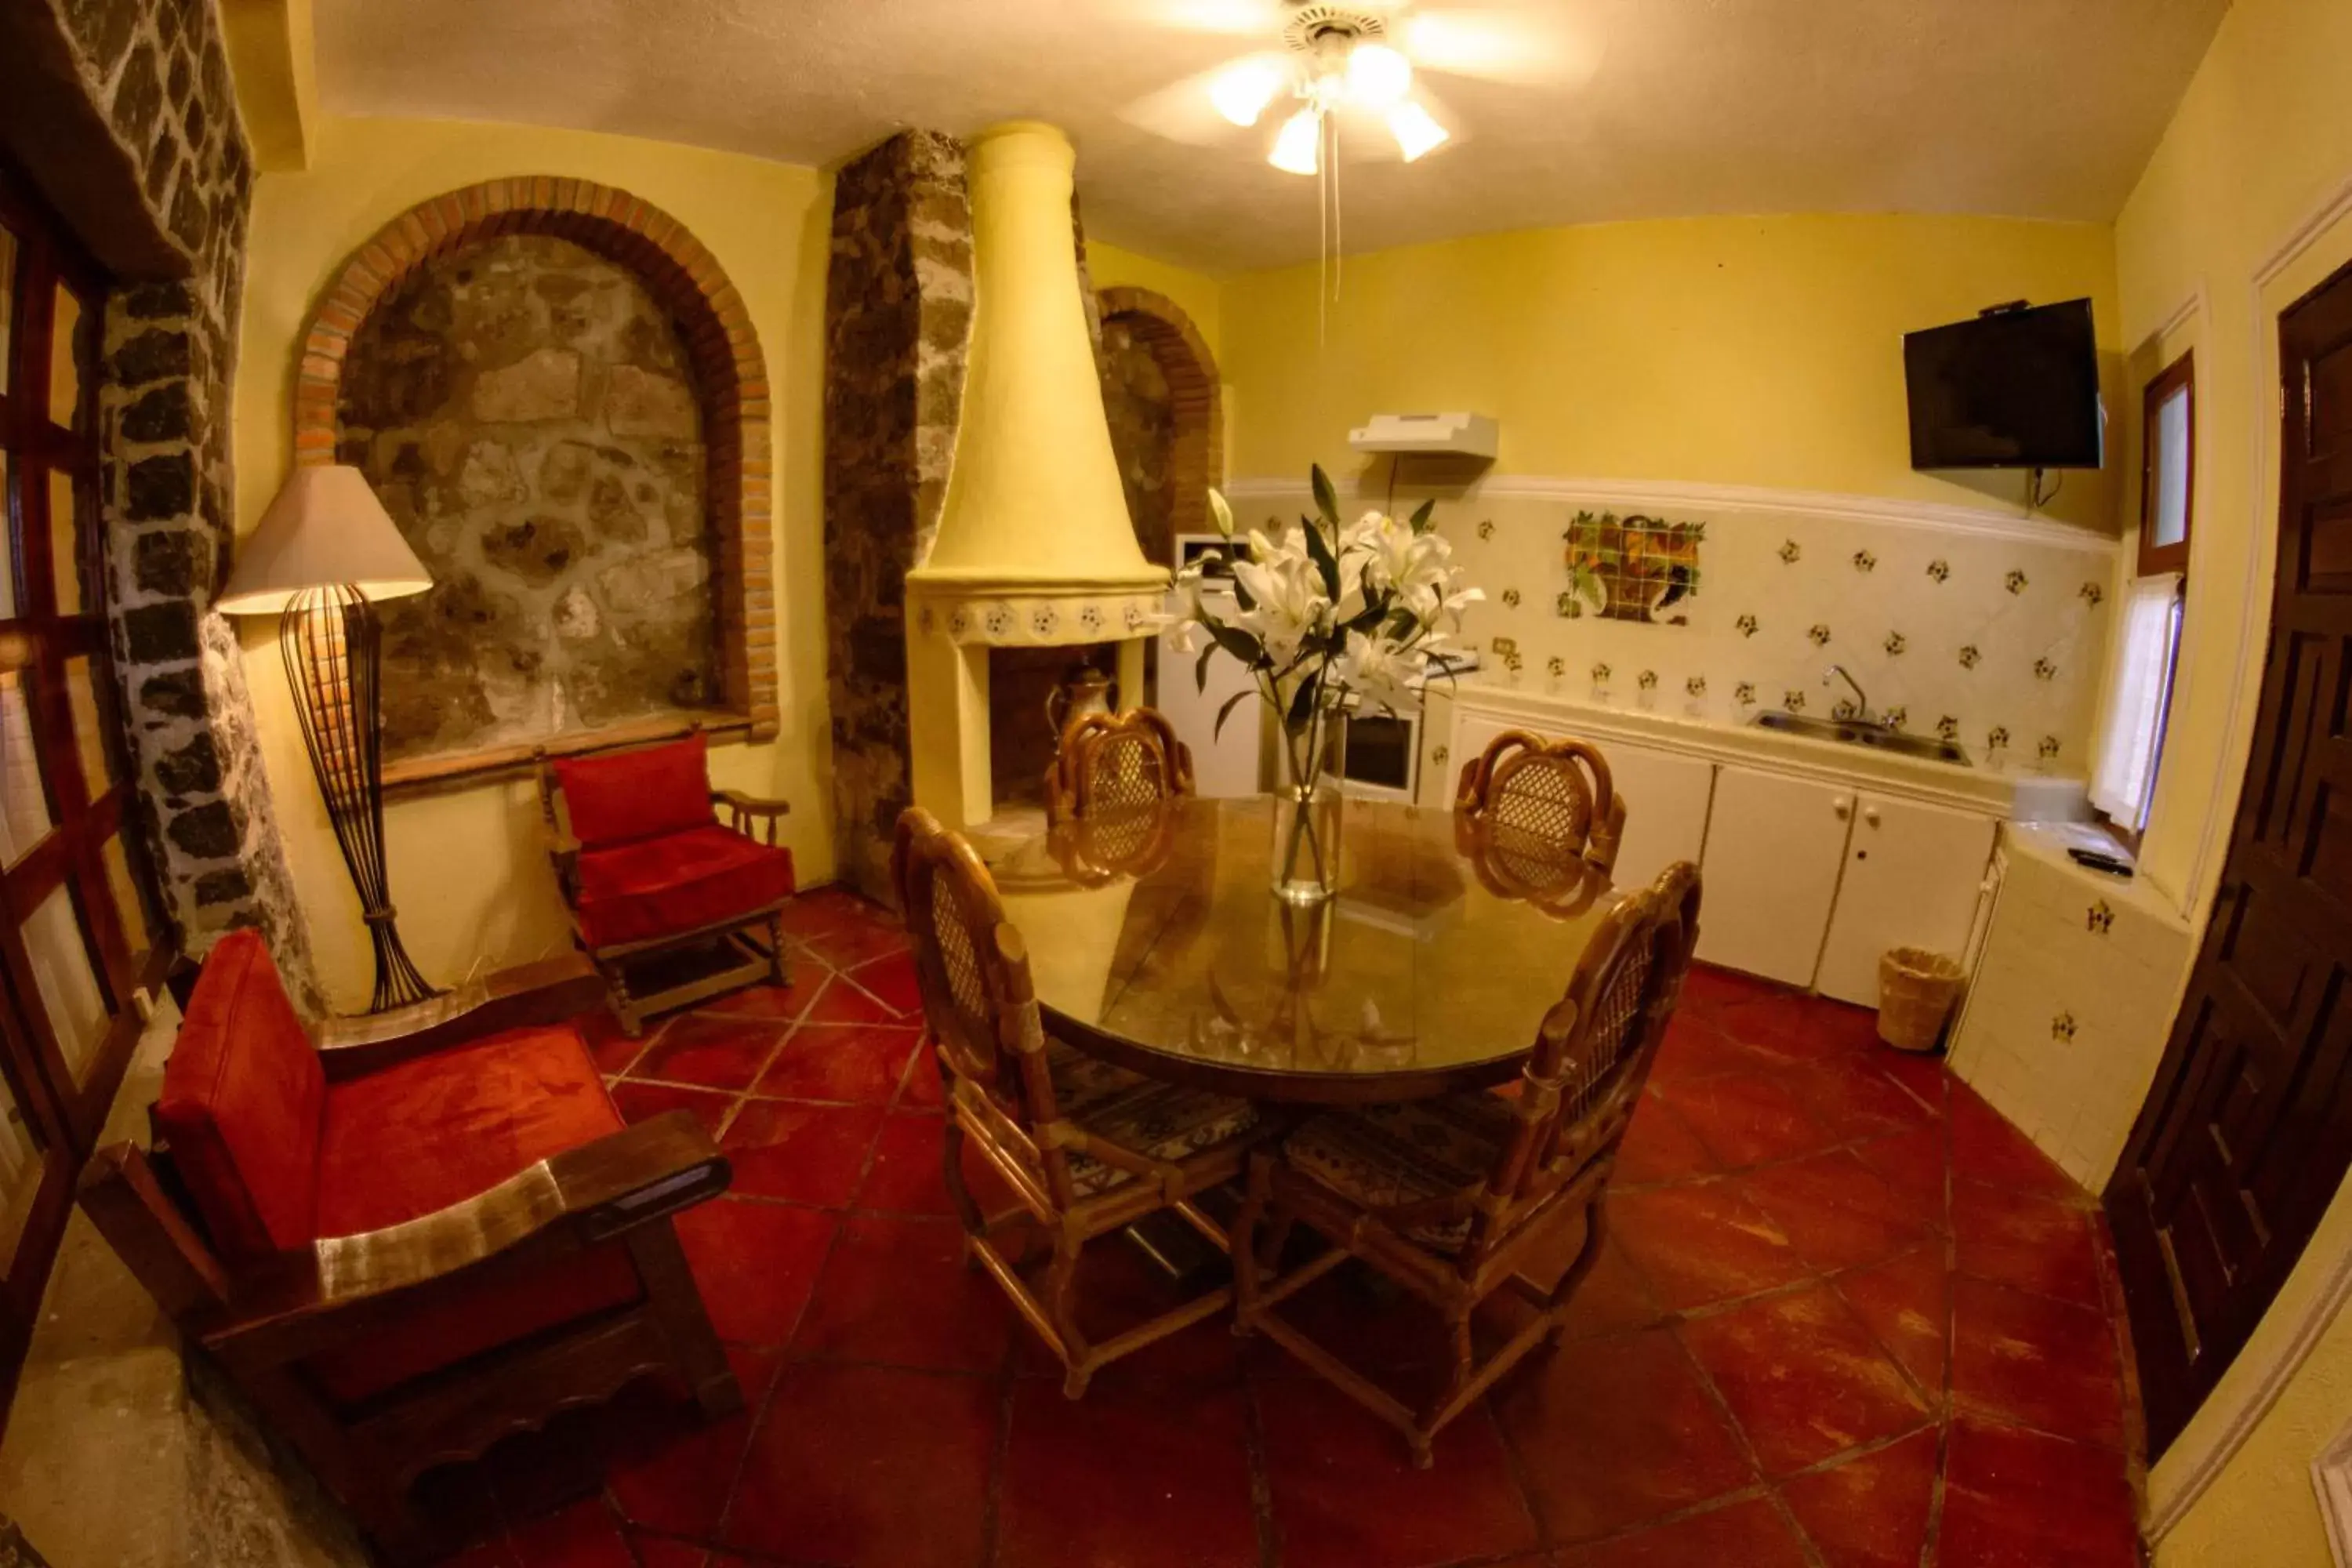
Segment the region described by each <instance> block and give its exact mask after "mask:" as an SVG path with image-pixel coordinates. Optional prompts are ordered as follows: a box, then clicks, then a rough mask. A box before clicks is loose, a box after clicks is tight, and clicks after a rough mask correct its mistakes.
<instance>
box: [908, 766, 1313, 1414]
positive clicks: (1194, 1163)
mask: <svg viewBox="0 0 2352 1568" xmlns="http://www.w3.org/2000/svg"><path fill="white" fill-rule="evenodd" d="M891 872H892V875H893V877H894V878H895V879H896V881H897V885H898V896H899V900H900V908H901V910H903V912H904V914H905V916H906V921H907V930H908V934H909V935H910V936H911V937H912V938H913V941H914V949H915V974H916V979H917V983H918V985H919V989H920V991H921V994H922V999H923V1017H924V1021H925V1024H926V1025H927V1026H928V1031H929V1037H930V1041H931V1045H932V1047H933V1049H934V1053H935V1055H936V1057H937V1059H938V1062H939V1068H940V1079H941V1080H942V1081H943V1082H944V1084H945V1086H946V1089H947V1101H948V1128H947V1131H948V1136H947V1155H946V1161H945V1176H946V1180H947V1187H948V1194H949V1196H950V1198H951V1199H952V1200H953V1202H954V1204H955V1209H956V1213H957V1215H959V1216H961V1219H962V1221H963V1227H964V1235H965V1245H966V1251H967V1256H968V1257H969V1258H970V1259H971V1261H972V1262H974V1263H976V1264H978V1265H979V1266H981V1267H982V1268H986V1269H987V1270H988V1272H989V1273H990V1274H991V1275H992V1276H994V1277H995V1279H996V1282H997V1283H998V1284H999V1285H1001V1286H1003V1289H1004V1292H1005V1294H1006V1295H1008V1296H1010V1297H1011V1298H1012V1299H1013V1306H1014V1307H1015V1308H1016V1309H1018V1310H1019V1311H1020V1313H1021V1315H1022V1317H1024V1319H1026V1320H1027V1321H1028V1323H1029V1326H1030V1327H1031V1328H1033V1329H1034V1330H1035V1331H1037V1333H1038V1336H1039V1337H1040V1338H1042V1339H1043V1340H1044V1341H1045V1343H1046V1344H1047V1345H1048V1346H1049V1347H1051V1348H1052V1350H1053V1351H1054V1352H1055V1354H1056V1355H1058V1356H1059V1357H1060V1358H1061V1360H1062V1364H1063V1366H1064V1367H1065V1368H1066V1375H1065V1376H1064V1378H1063V1382H1062V1392H1063V1393H1064V1394H1067V1395H1069V1397H1071V1398H1073V1399H1076V1398H1077V1397H1078V1396H1079V1395H1080V1394H1084V1393H1085V1392H1086V1388H1087V1380H1088V1379H1089V1378H1091V1377H1092V1376H1093V1375H1094V1373H1095V1372H1096V1370H1097V1368H1099V1367H1100V1366H1102V1365H1103V1364H1104V1363H1106V1362H1110V1361H1115V1360H1117V1359H1118V1357H1120V1356H1123V1355H1127V1354H1129V1353H1130V1352H1134V1351H1139V1350H1141V1349H1142V1348H1143V1347H1144V1346H1146V1345H1148V1344H1150V1343H1152V1342H1155V1341H1158V1340H1162V1339H1165V1338H1167V1337H1168V1336H1169V1335H1170V1334H1172V1333H1174V1332H1176V1331H1178V1330H1180V1329H1182V1328H1185V1327H1187V1326H1189V1325H1191V1324H1192V1323H1196V1322H1199V1321H1201V1320H1202V1319H1203V1318H1206V1317H1209V1316H1211V1315H1212V1314H1213V1313H1216V1312H1220V1311H1223V1310H1224V1309H1225V1307H1226V1306H1227V1305H1228V1304H1229V1303H1230V1302H1231V1301H1232V1300H1233V1291H1232V1289H1231V1288H1230V1287H1220V1288H1219V1289H1214V1290H1212V1291H1209V1292H1207V1293H1205V1294H1203V1295H1201V1296H1197V1297H1194V1298H1193V1299H1192V1300H1188V1301H1186V1302H1184V1303H1183V1304H1182V1305H1181V1306H1179V1307H1176V1308H1174V1309H1172V1310H1169V1311H1166V1312H1163V1313H1161V1314H1160V1315H1159V1316H1158V1317H1155V1318H1151V1319H1150V1320H1148V1321H1144V1322H1142V1323H1139V1324H1137V1325H1135V1326H1134V1327H1132V1328H1129V1329H1127V1330H1125V1331H1122V1332H1119V1333H1118V1334H1116V1335H1114V1336H1112V1337H1111V1338H1109V1339H1107V1340H1102V1341H1100V1342H1097V1341H1094V1340H1090V1339H1089V1338H1088V1337H1087V1334H1086V1332H1085V1331H1084V1330H1082V1329H1081V1327H1080V1326H1079V1322H1078V1317H1077V1291H1076V1285H1077V1266H1078V1256H1079V1253H1080V1252H1081V1250H1082V1249H1083V1248H1084V1247H1085V1246H1086V1244H1087V1242H1088V1241H1089V1240H1091V1239H1093V1238H1094V1237H1098V1236H1103V1235H1106V1234H1108V1233H1109V1232H1112V1231H1117V1230H1119V1229H1122V1228H1124V1227H1125V1226H1129V1225H1132V1224H1133V1223H1134V1222H1135V1221H1137V1220H1139V1219H1140V1218H1142V1217H1143V1216H1144V1215H1149V1214H1151V1213H1154V1212H1155V1211H1157V1210H1160V1209H1173V1210H1174V1211H1175V1212H1176V1214H1177V1215H1179V1216H1180V1217H1181V1218H1182V1219H1183V1220H1184V1221H1185V1222H1186V1223H1188V1224H1189V1225H1191V1226H1192V1228H1193V1229H1194V1230H1197V1231H1199V1232H1200V1233H1201V1234H1202V1236H1204V1237H1207V1238H1208V1239H1209V1240H1210V1241H1212V1242H1213V1243H1214V1244H1215V1245H1216V1246H1217V1247H1219V1248H1221V1249H1222V1248H1223V1247H1224V1245H1225V1233H1224V1229H1223V1226H1219V1225H1218V1224H1217V1223H1216V1222H1215V1221H1214V1220H1212V1219H1210V1218H1209V1217H1208V1216H1207V1215H1204V1214H1202V1212H1201V1210H1200V1209H1199V1208H1198V1207H1196V1206H1195V1205H1193V1203H1192V1198H1193V1196H1194V1195H1195V1194H1199V1193H1201V1192H1203V1191H1205V1190H1207V1189H1208V1188H1211V1187H1214V1186H1218V1185H1221V1184H1224V1183H1226V1182H1229V1181H1232V1180H1234V1179H1235V1178H1237V1177H1238V1176H1240V1174H1241V1173H1242V1171H1243V1168H1244V1163H1245V1162H1246V1160H1247V1158H1248V1154H1249V1151H1250V1150H1251V1149H1252V1148H1253V1147H1255V1145H1256V1144H1257V1143H1259V1142H1263V1141H1264V1140H1265V1138H1266V1137H1269V1136H1271V1134H1272V1132H1273V1131H1274V1130H1273V1128H1272V1127H1271V1126H1270V1125H1269V1124H1267V1123H1265V1122H1263V1121H1261V1120H1260V1119H1259V1117H1258V1114H1257V1110H1256V1108H1255V1107H1254V1106H1253V1105H1251V1104H1250V1102H1249V1101H1247V1100H1236V1099H1233V1098H1230V1097H1227V1096H1224V1095H1218V1094H1210V1093H1206V1092H1204V1091H1202V1090H1199V1089H1187V1088H1183V1087H1181V1086H1180V1085H1176V1084H1171V1083H1163V1082H1160V1081H1159V1080H1158V1079H1148V1078H1145V1077H1142V1076H1141V1075H1140V1074H1137V1073H1132V1072H1129V1071H1127V1070H1125V1069H1124V1068H1118V1067H1114V1066H1112V1065H1110V1064H1109V1063H1107V1062H1103V1061H1099V1060H1097V1059H1095V1058H1091V1057H1087V1056H1086V1055H1084V1054H1082V1053H1081V1052H1079V1051H1078V1050H1077V1049H1076V1048H1075V1047H1071V1046H1069V1045H1067V1044H1066V1043H1064V1042H1062V1041H1059V1040H1053V1039H1049V1038H1048V1037H1046V1035H1045V1027H1044V1022H1043V1018H1042V1016H1041V1014H1040V1013H1039V1010H1038V1006H1037V1000H1036V995H1035V993H1034V990H1033V989H1032V988H1031V983H1030V975H1029V955H1028V951H1027V949H1026V947H1025V946H1024V944H1023V942H1022V938H1021V933H1020V931H1018V930H1016V929H1015V928H1014V927H1013V924H1012V923H1011V922H1010V921H1007V920H1006V919H1005V917H1004V906H1003V900H1001V899H1000V898H999V897H998V895H997V891H996V883H995V880H994V879H992V877H990V875H989V873H988V868H986V867H985V866H983V865H982V864H981V861H980V858H979V856H978V855H976V854H975V853H973V851H972V847H971V844H969V843H968V842H966V841H965V839H964V838H963V837H962V836H961V834H957V833H953V832H950V831H949V830H948V829H946V828H943V827H941V826H940V824H939V821H938V819H937V818H935V817H933V816H931V814H930V813H929V812H928V811H925V810H923V809H922V808H921V807H919V806H917V807H914V808H912V809H910V810H908V811H907V812H906V813H905V814H904V815H902V816H900V817H899V818H898V842H897V844H896V846H895V847H894V848H893V851H892V855H891ZM967 1140H969V1141H970V1142H971V1143H972V1144H973V1145H974V1146H975V1147H976V1148H977V1149H978V1150H979V1152H980V1154H981V1155H982V1158H983V1159H985V1160H986V1161H987V1163H988V1164H989V1166H990V1167H991V1168H992V1170H993V1171H994V1172H995V1173H996V1175H997V1176H999V1177H1000V1178H1002V1180H1003V1183H1004V1184H1005V1185H1006V1186H1007V1187H1009V1188H1010V1189H1011V1190H1012V1193H1013V1198H1014V1200H1015V1201H1014V1202H1013V1204H1012V1205H1010V1206H1008V1207H1006V1208H1005V1209H1003V1211H1001V1212H999V1213H996V1214H993V1215H991V1214H985V1213H983V1212H982V1209H981V1207H980V1205H979V1203H978V1202H977V1200H976V1199H975V1198H974V1197H973V1195H972V1193H971V1187H970V1184H968V1183H967V1182H966V1181H965V1179H964V1171H963V1146H964V1143H965V1142H966V1141H967ZM1024 1222H1025V1223H1029V1224H1034V1226H1036V1227H1037V1228H1038V1229H1040V1230H1042V1231H1043V1232H1044V1233H1045V1237H1047V1238H1048V1239H1049V1240H1050V1242H1051V1244H1052V1258H1051V1260H1050V1262H1048V1263H1047V1265H1046V1266H1045V1269H1044V1278H1043V1279H1042V1281H1041V1283H1040V1285H1039V1286H1037V1287H1033V1286H1032V1284H1031V1283H1030V1281H1029V1280H1028V1279H1025V1278H1024V1276H1023V1273H1022V1258H1023V1256H1024V1254H1025V1252H1026V1250H1027V1249H1026V1247H1023V1248H1021V1249H1020V1250H1019V1251H1017V1252H1008V1251H1007V1250H1006V1248H1005V1247H1004V1246H1003V1245H1001V1244H1000V1242H999V1239H998V1237H999V1233H1000V1232H1003V1231H1006V1230H1007V1229H1008V1228H1009V1227H1013V1226H1020V1225H1023V1224H1024Z"/></svg>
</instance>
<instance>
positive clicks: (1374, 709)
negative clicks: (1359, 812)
mask: <svg viewBox="0 0 2352 1568" xmlns="http://www.w3.org/2000/svg"><path fill="white" fill-rule="evenodd" d="M1439 657H1442V658H1444V668H1445V669H1446V670H1448V671H1451V672H1452V673H1454V674H1461V673H1464V672H1466V671H1468V670H1473V669H1475V668H1478V656H1477V655H1475V654H1474V653H1466V652H1465V653H1454V654H1448V655H1444V656H1439ZM1433 663H1434V660H1433ZM1433 673H1434V675H1435V678H1436V679H1444V673H1443V672H1433ZM1430 679H1432V676H1423V678H1422V679H1419V680H1416V681H1414V682H1413V683H1412V698H1411V700H1409V701H1407V702H1402V703H1399V704H1398V705H1397V708H1396V710H1395V711H1394V712H1391V711H1390V710H1387V709H1385V708H1382V707H1380V706H1378V705H1377V704H1375V705H1373V706H1371V707H1370V708H1366V707H1365V705H1364V704H1362V703H1361V702H1351V703H1350V704H1349V715H1348V750H1347V757H1346V760H1345V761H1344V762H1343V763H1341V773H1340V776H1341V777H1342V778H1344V779H1345V780H1346V781H1347V783H1346V787H1347V792H1348V793H1349V795H1354V796H1356V797H1358V798H1360V799H1364V800H1401V801H1402V802H1404V803H1405V804H1406V805H1412V803H1413V801H1414V800H1416V799H1417V798H1419V796H1420V794H1421V728H1422V719H1423V710H1422V701H1421V694H1422V689H1423V687H1425V686H1426V685H1427V684H1428V682H1429V680H1430Z"/></svg>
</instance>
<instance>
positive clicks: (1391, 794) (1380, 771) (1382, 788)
mask: <svg viewBox="0 0 2352 1568" xmlns="http://www.w3.org/2000/svg"><path fill="white" fill-rule="evenodd" d="M1348 707H1349V711H1348V749H1347V753H1346V760H1345V762H1344V763H1342V765H1341V769H1340V777H1341V778H1342V779H1344V780H1345V781H1346V787H1347V792H1348V794H1349V795H1353V796H1355V797H1357V798H1358V799H1360V800H1401V801H1403V802H1404V803H1405V804H1406V805H1411V804H1412V799H1413V796H1414V794H1415V793H1416V791H1417V789H1418V786H1419V785H1420V783H1421V703H1420V700H1419V699H1418V697H1417V696H1416V698H1415V700H1413V701H1412V702H1411V703H1407V704H1400V705H1399V706H1398V708H1397V710H1396V711H1395V712H1393V713H1391V712H1390V711H1389V710H1387V709H1385V708H1381V707H1379V706H1377V705H1375V706H1372V707H1370V708H1366V707H1365V706H1364V705H1363V704H1362V703H1360V702H1356V701H1351V702H1349V705H1348Z"/></svg>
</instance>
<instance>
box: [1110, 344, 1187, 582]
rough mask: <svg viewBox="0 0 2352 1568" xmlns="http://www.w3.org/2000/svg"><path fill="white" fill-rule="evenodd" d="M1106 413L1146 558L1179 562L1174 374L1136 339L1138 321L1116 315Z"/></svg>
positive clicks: (1121, 479)
mask: <svg viewBox="0 0 2352 1568" xmlns="http://www.w3.org/2000/svg"><path fill="white" fill-rule="evenodd" d="M1102 389H1103V414H1104V416H1105V417H1107V418H1108V420H1109V422H1110V448H1111V451H1112V452H1113V453H1114V454H1115V455H1116V456H1117V457H1118V481H1119V483H1120V485H1121V486H1123V487H1124V488H1125V489H1126V490H1127V515H1128V517H1129V519H1130V520H1131V521H1133V522H1134V524H1135V542H1137V543H1138V544H1139V545H1141V546H1142V547H1143V554H1144V558H1145V559H1146V560H1148V561H1153V562H1157V563H1159V564H1160V565H1162V566H1167V565H1171V564H1173V563H1174V559H1175V555H1174V552H1175V531H1176V529H1175V503H1176V491H1175V485H1174V478H1175V476H1174V474H1173V472H1172V471H1171V469H1172V464H1173V459H1174V457H1175V449H1176V405H1175V401H1174V399H1173V397H1172V396H1171V394H1170V392H1169V389H1168V373H1167V372H1166V371H1165V370H1162V369H1161V368H1160V356H1159V355H1158V354H1157V353H1154V352H1153V350H1152V347H1151V344H1150V342H1147V341H1145V340H1144V339H1143V338H1141V337H1139V336H1138V335H1137V334H1136V331H1135V324H1134V322H1133V321H1132V320H1131V319H1129V318H1126V317H1118V316H1114V317H1112V318H1111V319H1110V320H1109V321H1105V322H1104V323H1103V337H1102Z"/></svg>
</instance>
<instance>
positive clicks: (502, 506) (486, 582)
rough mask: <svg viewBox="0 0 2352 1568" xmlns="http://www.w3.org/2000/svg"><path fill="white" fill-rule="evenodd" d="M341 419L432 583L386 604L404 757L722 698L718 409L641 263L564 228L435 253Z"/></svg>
mask: <svg viewBox="0 0 2352 1568" xmlns="http://www.w3.org/2000/svg"><path fill="white" fill-rule="evenodd" d="M339 414H340V420H339V424H340V431H339V437H340V440H339V450H338V455H339V456H340V457H341V460H342V461H344V462H346V463H350V464H352V466H354V467H356V468H361V469H362V470H364V471H365V472H366V473H367V475H368V478H369V479H370V480H371V481H372V482H373V484H374V486H375V489H376V493H377V494H378V495H380V496H381V497H382V498H383V502H384V506H385V508H386V510H389V511H390V512H391V513H392V516H393V518H394V521H397V522H398V523H399V524H400V527H401V531H402V532H403V533H404V535H405V536H406V537H407V539H408V542H409V543H410V545H411V546H412V547H414V548H415V551H416V552H417V554H418V556H419V557H420V558H421V559H422V560H423V561H424V562H425V567H426V569H427V570H428V571H430V572H431V573H432V574H433V580H434V586H433V589H432V591H431V592H429V593H426V594H423V595H417V596H416V597H415V598H409V599H399V600H395V601H393V602H392V603H390V604H387V605H384V606H383V627H384V645H383V649H384V651H383V665H384V683H383V713H384V747H385V754H386V755H387V756H388V757H392V758H395V759H398V758H405V757H414V756H418V755H429V754H432V753H435V752H446V751H450V750H467V749H471V748H476V747H481V746H487V745H494V744H501V743H509V742H517V741H538V740H541V739H544V738H547V737H549V736H552V735H556V734H560V733H562V732H565V731H572V730H576V729H582V728H588V729H595V728H601V727H604V726H607V725H611V724H614V723H619V722H623V721H627V720H631V719H635V718H640V717H644V716H646V715H649V714H654V713H660V712H667V711H674V710H680V709H689V710H702V709H712V708H715V707H716V706H717V703H718V700H719V679H718V653H717V646H716V626H715V617H714V615H713V603H712V596H711V593H710V587H709V584H710V580H711V575H712V538H711V531H710V530H709V527H708V525H707V520H706V517H705V512H704V490H705V487H704V484H703V467H704V458H705V453H704V448H703V444H702V439H701V437H702V416H701V411H700V400H699V397H698V391H697V388H696V387H695V385H694V383H693V379H692V372H691V367H690V366H689V364H688V362H687V358H686V353H685V350H684V347H683V346H682V344H681V343H680V342H679V338H678V332H677V327H676V325H675V323H673V322H672V321H671V320H670V318H669V316H668V314H667V312H666V311H665V310H662V309H661V307H660V306H659V305H658V304H657V303H656V301H655V300H654V299H653V297H652V295H651V294H650V293H649V292H648V291H647V290H646V287H645V285H644V283H643V282H642V281H641V280H640V279H638V278H637V277H636V276H635V274H634V273H632V272H631V271H629V270H628V269H627V268H624V267H621V266H619V265H618V264H616V263H614V262H613V261H610V260H607V259H605V258H603V257H601V256H597V255H595V254H594V253H593V252H591V251H588V250H585V249H583V248H582V247H579V246H577V245H574V244H572V242H570V241H569V240H564V239H560V238H556V237H552V236H548V235H515V236H509V237H503V238H498V239H490V240H485V241H481V242H479V243H477V244H475V245H471V246H468V247H464V248H462V249H458V250H455V251H451V252H447V253H446V254H443V255H439V256H436V257H435V258H433V259H432V260H431V261H429V262H426V263H425V264H424V265H423V266H421V267H419V268H416V269H415V271H413V272H411V273H410V274H409V275H408V276H407V277H406V278H405V279H402V281H401V283H400V285H399V287H398V288H397V289H395V290H394V291H393V292H392V293H389V294H387V295H386V296H384V298H383V299H382V300H379V301H378V302H377V305H376V308H375V310H374V311H373V313H372V314H371V315H370V316H369V317H368V319H367V321H366V323H365V324H364V325H363V326H362V328H361V330H360V331H359V332H358V333H357V334H356V335H355V336H354V338H353V340H352V347H351V350H350V352H349V353H348V354H347V355H346V357H345V360H344V364H343V379H342V384H341V397H340V401H339Z"/></svg>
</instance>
